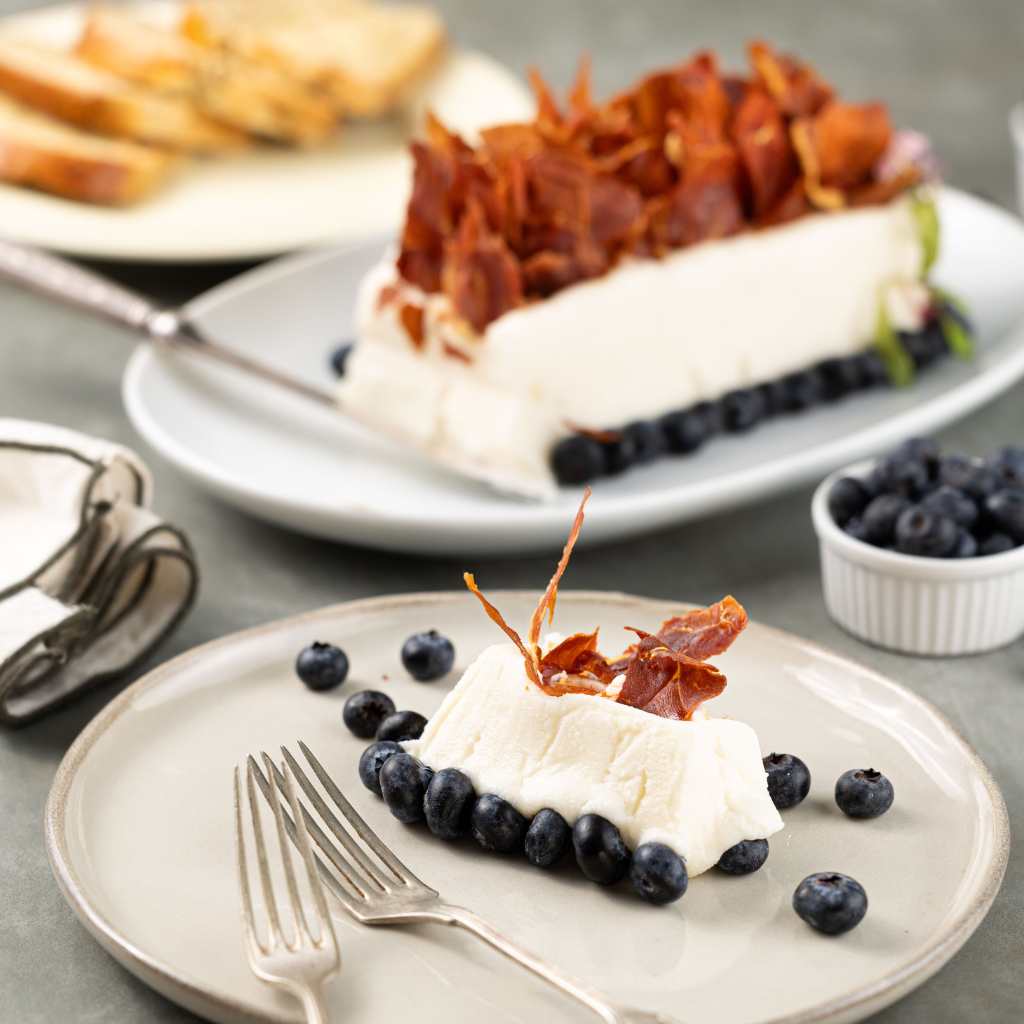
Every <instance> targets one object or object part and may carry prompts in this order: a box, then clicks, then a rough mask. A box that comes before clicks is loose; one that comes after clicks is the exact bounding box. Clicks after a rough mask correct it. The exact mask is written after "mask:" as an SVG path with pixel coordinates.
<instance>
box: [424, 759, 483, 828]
mask: <svg viewBox="0 0 1024 1024" xmlns="http://www.w3.org/2000/svg"><path fill="white" fill-rule="evenodd" d="M475 803H476V790H475V789H474V788H473V783H472V782H470V780H469V776H468V775H465V774H464V773H463V772H460V771H459V769H458V768H442V769H441V770H440V771H439V772H438V773H437V774H436V775H435V776H434V777H433V778H432V779H431V780H430V784H429V785H428V786H427V791H426V794H425V796H424V797H423V814H424V817H425V818H426V819H427V828H429V829H430V831H431V832H433V833H434V835H435V836H439V837H440V838H441V839H448V840H452V839H458V838H459V836H464V835H465V834H466V833H467V832H468V831H469V823H470V818H471V817H472V815H473V805H474V804H475Z"/></svg>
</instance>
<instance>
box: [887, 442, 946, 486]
mask: <svg viewBox="0 0 1024 1024" xmlns="http://www.w3.org/2000/svg"><path fill="white" fill-rule="evenodd" d="M892 454H893V455H895V456H897V457H898V458H901V459H913V460H914V461H915V462H921V463H923V464H924V466H925V468H926V469H927V470H928V475H929V476H930V477H934V476H935V474H936V473H937V472H938V469H939V458H940V457H941V455H942V450H941V449H940V447H939V442H938V441H936V440H935V438H933V437H910V438H907V440H906V441H904V442H903V443H902V444H901V445H900V446H899V447H898V448H897V449H896V450H895V451H894V452H893V453H892Z"/></svg>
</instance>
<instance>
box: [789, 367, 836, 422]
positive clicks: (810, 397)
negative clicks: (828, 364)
mask: <svg viewBox="0 0 1024 1024" xmlns="http://www.w3.org/2000/svg"><path fill="white" fill-rule="evenodd" d="M780 384H781V386H782V392H783V395H784V397H783V402H782V408H783V411H784V412H803V411H804V410H805V409H810V408H811V406H814V405H817V404H818V403H819V402H821V401H822V400H823V398H824V396H825V382H824V378H823V377H822V375H821V374H820V373H819V372H818V370H816V369H813V368H812V369H810V370H798V371H797V372H796V373H788V374H786V376H785V377H783V378H782V380H781V381H780Z"/></svg>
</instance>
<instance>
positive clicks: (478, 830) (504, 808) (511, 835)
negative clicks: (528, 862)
mask: <svg viewBox="0 0 1024 1024" xmlns="http://www.w3.org/2000/svg"><path fill="white" fill-rule="evenodd" d="M528 825H529V822H528V821H527V820H526V818H524V817H523V816H522V815H521V814H520V813H519V812H518V811H517V810H516V809H515V808H514V807H513V806H512V805H511V804H510V803H509V802H508V801H507V800H502V799H501V797H500V796H495V795H494V794H493V793H484V795H483V796H482V797H480V798H479V799H478V800H477V802H476V803H475V804H474V805H473V813H472V817H471V819H470V827H471V830H472V833H473V838H474V839H475V840H476V841H477V842H478V843H479V844H480V845H481V846H482V847H483V848H484V849H485V850H488V851H490V852H491V853H517V852H518V851H519V850H521V849H522V848H523V840H524V839H525V838H526V829H527V826H528Z"/></svg>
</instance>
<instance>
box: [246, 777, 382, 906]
mask: <svg viewBox="0 0 1024 1024" xmlns="http://www.w3.org/2000/svg"><path fill="white" fill-rule="evenodd" d="M279 774H280V773H279V772H278V771H277V769H276V768H275V772H274V778H275V780H277V777H278V775H279ZM255 776H256V785H257V786H259V788H260V792H261V793H262V794H263V796H264V797H265V798H266V800H267V801H268V802H269V801H270V781H269V779H268V778H267V776H266V775H264V774H263V769H261V768H260V767H259V765H256V766H255ZM284 818H285V823H284V827H285V830H286V831H287V833H288V835H289V836H290V837H291V839H292V840H293V841H294V840H295V836H296V832H295V823H294V822H293V821H292V820H291V818H290V817H289V815H288V814H287V813H286V814H285V815H284ZM302 820H303V821H304V822H305V824H306V828H307V830H308V831H309V834H310V835H311V836H312V838H313V842H315V843H316V845H317V846H318V847H319V848H320V852H321V853H323V855H324V856H325V857H327V859H328V860H329V861H330V862H331V863H332V864H333V865H334V867H335V868H336V869H337V872H338V874H339V875H340V876H341V877H342V879H343V880H344V882H345V883H346V885H348V887H349V888H348V889H346V888H345V886H343V885H342V884H341V882H339V881H338V878H337V877H336V876H335V874H334V873H333V872H332V871H330V870H329V869H328V868H327V865H325V864H324V862H323V861H322V860H320V859H319V857H316V858H315V860H316V863H317V867H318V868H319V871H320V877H321V879H322V880H323V882H324V884H325V885H326V886H327V887H328V888H329V889H330V890H331V892H332V893H334V895H335V896H337V897H338V899H339V900H340V901H341V903H342V904H343V905H344V906H345V907H346V908H347V909H348V910H349V912H350V913H352V914H355V913H356V912H357V908H358V907H359V905H360V904H362V903H365V901H366V893H365V892H364V891H363V889H362V888H361V887H360V886H359V884H358V883H357V882H356V880H355V878H353V871H352V867H351V865H350V864H349V863H348V861H346V860H345V859H344V858H342V856H341V855H340V854H339V853H338V850H337V848H336V847H335V845H334V843H332V842H331V840H330V839H328V838H327V836H326V835H325V834H324V832H323V830H322V829H321V828H320V826H319V825H318V824H317V823H316V820H315V819H314V818H313V816H312V815H311V814H310V813H309V812H308V811H307V810H306V809H305V807H303V808H302Z"/></svg>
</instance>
